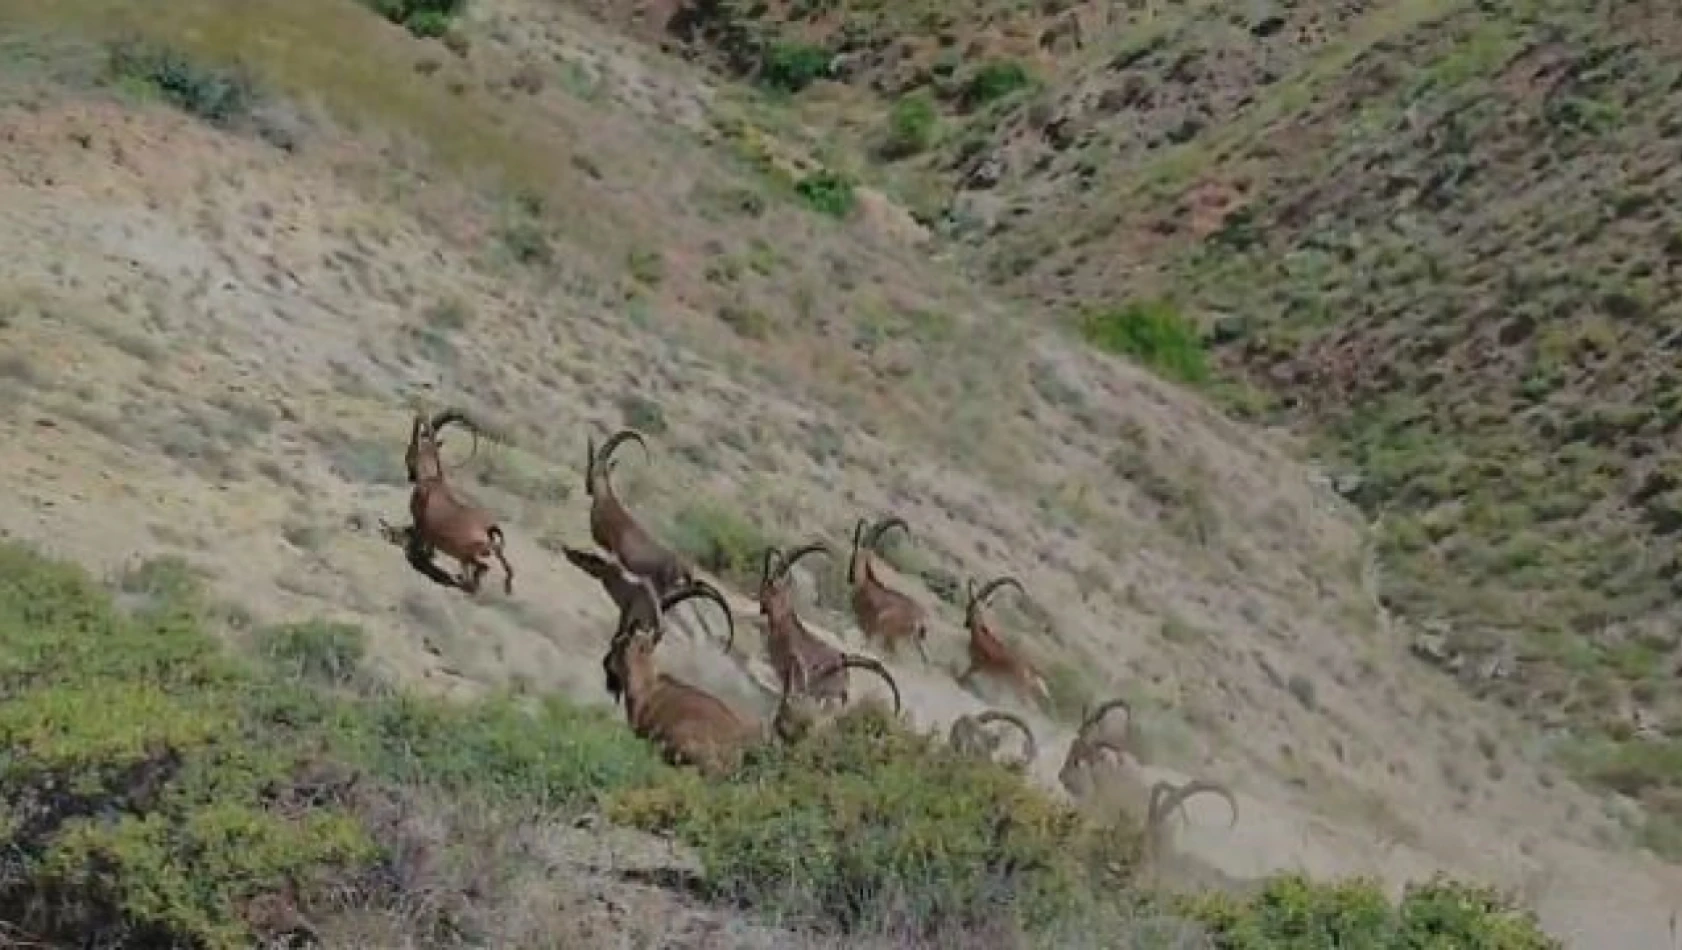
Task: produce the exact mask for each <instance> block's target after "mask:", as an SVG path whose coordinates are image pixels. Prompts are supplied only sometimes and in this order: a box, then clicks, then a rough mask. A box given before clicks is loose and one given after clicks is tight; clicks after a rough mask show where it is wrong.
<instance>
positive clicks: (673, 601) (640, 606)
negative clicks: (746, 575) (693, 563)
mask: <svg viewBox="0 0 1682 950" xmlns="http://www.w3.org/2000/svg"><path fill="white" fill-rule="evenodd" d="M638 590H639V596H637V597H634V598H631V599H629V600H628V601H627V602H626V603H625V604H624V605H623V606H622V607H621V608H620V611H619V623H618V626H617V627H616V628H615V629H614V631H613V639H612V640H611V641H610V642H609V644H608V648H607V655H606V656H605V657H603V658H602V671H603V672H604V673H605V674H606V686H607V692H608V695H610V696H612V697H613V701H614V702H616V703H617V702H620V701H621V699H622V698H623V697H624V695H625V691H626V687H627V685H628V684H629V683H630V678H629V670H630V666H629V663H630V662H631V660H629V659H627V656H626V651H627V650H630V649H631V648H632V647H634V646H635V645H636V643H637V641H639V640H646V641H647V647H646V649H643V648H640V647H638V648H637V649H638V650H639V651H640V652H642V653H652V652H653V650H654V648H655V647H656V646H659V645H660V639H661V638H662V637H664V636H665V635H666V618H665V615H666V612H667V611H669V610H671V609H672V608H673V607H676V606H677V605H678V604H681V603H683V602H684V601H686V600H692V599H694V598H696V597H700V598H703V599H705V600H710V601H712V602H713V603H715V604H717V605H718V606H719V609H720V610H723V611H724V622H725V627H726V628H727V629H728V631H729V639H730V640H732V641H734V640H735V638H736V616H735V614H733V613H732V612H731V611H730V602H729V601H727V600H725V598H724V595H723V594H722V593H720V592H719V590H718V588H716V587H714V586H712V585H711V584H709V583H707V582H706V581H700V580H697V581H691V582H690V583H689V584H688V585H686V586H684V587H683V588H681V589H679V590H674V591H671V592H669V593H667V594H666V596H665V597H659V596H658V595H657V594H656V593H655V588H654V585H653V583H652V582H651V581H648V580H646V579H645V580H643V581H641V582H640V583H639V584H638Z"/></svg>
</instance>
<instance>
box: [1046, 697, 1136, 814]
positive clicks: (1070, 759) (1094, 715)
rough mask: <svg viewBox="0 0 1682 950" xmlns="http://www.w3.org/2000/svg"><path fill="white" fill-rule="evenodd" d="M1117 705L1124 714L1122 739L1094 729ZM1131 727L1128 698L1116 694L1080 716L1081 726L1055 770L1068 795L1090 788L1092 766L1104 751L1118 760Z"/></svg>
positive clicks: (1081, 792)
mask: <svg viewBox="0 0 1682 950" xmlns="http://www.w3.org/2000/svg"><path fill="white" fill-rule="evenodd" d="M1117 709H1119V710H1121V711H1122V712H1124V713H1126V714H1127V721H1126V724H1125V725H1124V726H1123V727H1122V728H1123V731H1122V738H1121V739H1115V738H1112V737H1111V736H1108V735H1105V734H1102V733H1099V732H1098V731H1097V730H1098V724H1099V723H1101V722H1103V721H1104V718H1105V717H1106V716H1108V715H1109V714H1110V713H1111V712H1113V711H1114V710H1117ZM1132 729H1133V707H1132V706H1130V705H1128V702H1127V700H1125V699H1121V698H1119V697H1118V698H1116V699H1111V700H1107V701H1105V702H1102V703H1099V704H1098V708H1096V709H1094V710H1092V712H1090V713H1088V714H1086V715H1085V716H1083V717H1082V718H1081V723H1080V727H1079V728H1078V729H1076V730H1075V737H1074V739H1072V740H1070V742H1069V751H1068V754H1066V755H1064V756H1063V767H1062V768H1061V769H1059V770H1058V771H1057V780H1058V781H1059V782H1061V783H1063V787H1064V788H1065V789H1067V790H1068V792H1069V794H1070V795H1073V796H1074V797H1076V798H1081V797H1084V796H1085V795H1086V794H1087V793H1088V792H1089V791H1091V789H1092V785H1091V782H1092V781H1093V779H1092V769H1093V768H1094V767H1095V766H1097V765H1098V764H1099V763H1100V761H1101V756H1102V754H1103V753H1105V752H1109V753H1111V754H1113V755H1114V756H1115V757H1116V761H1117V762H1120V761H1121V758H1122V756H1125V755H1127V738H1128V735H1129V733H1131V732H1132Z"/></svg>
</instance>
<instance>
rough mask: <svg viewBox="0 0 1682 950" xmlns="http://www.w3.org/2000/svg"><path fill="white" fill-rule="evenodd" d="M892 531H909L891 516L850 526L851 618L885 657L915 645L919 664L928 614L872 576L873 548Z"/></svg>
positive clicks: (925, 650) (925, 655) (925, 651)
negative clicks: (883, 652) (867, 524)
mask: <svg viewBox="0 0 1682 950" xmlns="http://www.w3.org/2000/svg"><path fill="white" fill-rule="evenodd" d="M893 528H903V529H905V531H906V532H907V533H910V531H911V528H910V527H909V526H908V525H907V524H906V523H905V519H903V518H899V517H895V516H892V515H890V516H888V517H886V518H883V519H882V520H881V521H878V522H876V524H874V525H872V526H870V527H869V528H868V529H866V527H865V521H864V519H863V518H860V519H859V520H858V523H857V524H855V525H854V526H853V551H852V554H851V556H850V557H848V559H847V584H848V586H849V587H851V588H852V605H853V617H854V618H855V619H856V620H857V621H858V625H859V631H860V632H861V633H863V634H864V636H865V638H866V639H869V640H874V641H876V642H878V643H880V644H881V645H882V647H883V648H884V649H885V650H887V651H888V655H889V656H897V655H898V654H899V648H900V644H902V643H904V642H905V641H907V640H910V641H911V642H912V643H913V644H915V645H916V647H917V653H918V654H919V655H920V656H922V658H923V662H924V663H927V662H929V652H928V648H927V646H926V643H927V641H928V637H929V623H928V611H927V610H925V609H924V608H923V605H922V604H919V603H917V602H916V601H915V600H912V599H911V597H910V596H908V595H907V594H904V593H902V592H900V591H897V590H894V589H893V588H892V587H889V586H888V585H886V584H884V583H882V581H881V579H880V578H878V577H877V576H876V546H877V545H878V544H880V543H881V541H882V535H884V534H886V533H887V532H888V531H889V530H890V529H893Z"/></svg>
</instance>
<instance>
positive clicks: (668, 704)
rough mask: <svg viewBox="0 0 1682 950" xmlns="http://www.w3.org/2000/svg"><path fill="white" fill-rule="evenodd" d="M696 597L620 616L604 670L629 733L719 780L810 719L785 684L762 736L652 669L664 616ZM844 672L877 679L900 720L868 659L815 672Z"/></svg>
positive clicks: (757, 727) (672, 598)
mask: <svg viewBox="0 0 1682 950" xmlns="http://www.w3.org/2000/svg"><path fill="white" fill-rule="evenodd" d="M643 589H644V591H645V592H646V594H645V596H646V597H647V599H648V601H649V602H653V600H654V590H653V585H652V583H650V582H646V581H645V582H644V588H643ZM695 596H705V595H704V594H702V593H700V592H698V590H697V589H695V588H690V589H687V590H684V591H679V592H677V593H674V594H671V595H668V596H667V597H665V598H663V599H662V600H660V601H659V602H658V603H657V604H655V605H654V606H653V607H652V608H651V609H649V608H644V609H632V610H626V611H624V612H622V613H621V614H620V618H619V627H618V629H617V630H615V631H614V635H613V641H612V644H611V645H610V646H609V648H608V654H607V656H606V657H605V658H604V659H603V661H602V662H603V666H604V667H606V668H607V670H608V675H609V688H610V690H611V689H613V688H614V684H615V683H617V685H618V687H619V688H620V689H621V690H622V691H623V698H624V702H625V718H626V721H627V722H628V723H629V724H630V726H631V731H632V732H634V733H635V734H636V735H637V736H639V737H641V738H643V739H646V740H648V741H650V742H652V743H654V744H655V746H656V747H657V748H659V749H660V752H661V755H662V756H663V757H665V759H666V761H668V762H670V763H671V764H673V765H693V766H695V767H696V768H697V769H699V770H700V771H701V773H702V774H704V775H707V776H709V777H714V778H717V777H722V776H725V775H728V774H730V773H731V772H733V771H735V770H736V769H737V768H738V767H739V766H740V765H741V761H742V756H743V754H744V753H745V752H746V751H747V750H748V749H749V748H750V747H752V746H753V745H754V744H756V743H758V742H762V741H768V740H770V739H771V738H773V737H786V738H791V739H792V738H795V737H797V736H798V735H803V734H805V732H806V731H808V730H809V729H810V727H811V724H812V718H811V716H810V715H809V713H807V712H806V711H805V710H803V709H797V708H796V707H795V706H794V704H793V703H792V702H791V696H790V690H789V685H790V684H789V683H788V682H786V681H785V683H784V685H783V693H782V699H781V701H780V702H779V704H778V708H777V713H776V716H775V718H774V719H773V721H772V723H771V725H770V728H769V729H767V727H766V726H765V725H763V724H761V723H758V722H756V721H754V720H753V719H751V718H749V717H747V716H744V715H742V714H741V713H740V712H738V711H736V710H735V709H733V708H732V707H731V706H730V705H729V704H728V703H725V702H724V701H723V700H721V699H719V698H718V697H716V696H714V695H712V694H711V693H709V692H707V691H705V690H703V689H701V688H699V687H697V686H693V685H691V684H689V683H686V682H684V681H683V680H681V679H678V678H677V677H675V676H672V675H670V674H668V673H663V672H661V671H660V670H659V669H658V668H657V667H656V665H655V662H654V649H655V647H656V646H658V645H659V642H660V638H661V636H662V635H663V625H662V622H663V615H664V612H665V610H667V609H669V608H670V607H672V606H675V605H676V604H677V603H678V602H679V601H681V600H684V599H687V598H689V597H695ZM843 666H863V667H867V668H871V669H873V670H874V671H875V672H878V673H879V674H880V675H881V676H882V677H883V679H884V680H886V681H887V683H888V685H889V687H890V688H892V690H893V694H894V713H895V714H896V715H897V714H898V713H899V710H900V693H899V686H898V684H896V683H895V682H894V681H893V678H892V677H891V676H889V675H888V672H887V670H886V669H885V668H883V667H882V666H881V664H880V663H877V662H876V661H875V660H871V659H869V658H868V657H845V658H843V660H842V662H841V663H839V664H832V665H826V666H824V667H823V668H821V670H819V671H818V672H819V675H820V676H822V677H828V676H832V675H834V674H836V673H837V672H839V671H840V670H841V669H842V668H843Z"/></svg>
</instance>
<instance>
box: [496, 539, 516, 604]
mask: <svg viewBox="0 0 1682 950" xmlns="http://www.w3.org/2000/svg"><path fill="white" fill-rule="evenodd" d="M490 535H491V553H492V554H494V555H496V562H497V563H498V564H500V565H502V592H503V593H504V594H512V593H514V568H513V567H512V566H511V565H509V563H508V555H506V554H504V553H503V550H502V548H503V541H504V539H503V536H502V529H501V528H497V527H492V528H491V530H490Z"/></svg>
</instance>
